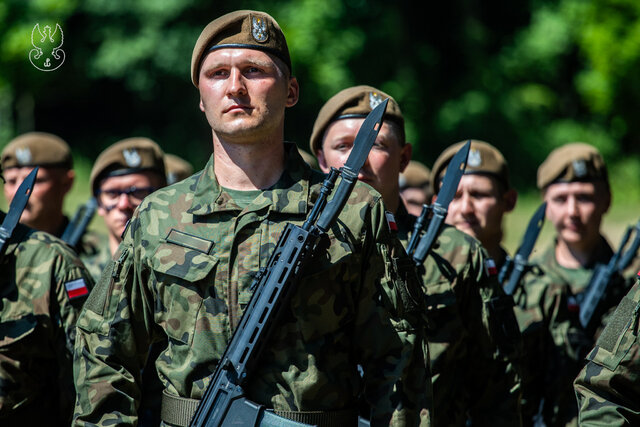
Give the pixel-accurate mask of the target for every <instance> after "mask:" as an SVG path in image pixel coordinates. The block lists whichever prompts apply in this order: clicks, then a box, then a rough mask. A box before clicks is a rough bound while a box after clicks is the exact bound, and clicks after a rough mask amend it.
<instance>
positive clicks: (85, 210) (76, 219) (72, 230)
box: [60, 197, 98, 248]
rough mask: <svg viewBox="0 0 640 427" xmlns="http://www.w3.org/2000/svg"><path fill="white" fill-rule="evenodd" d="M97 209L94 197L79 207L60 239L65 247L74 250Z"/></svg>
mask: <svg viewBox="0 0 640 427" xmlns="http://www.w3.org/2000/svg"><path fill="white" fill-rule="evenodd" d="M97 208H98V202H97V201H96V199H95V197H92V198H90V199H89V200H88V201H87V202H86V203H84V204H82V205H80V206H79V207H78V209H77V210H76V213H75V214H74V215H73V219H72V220H71V221H70V222H69V224H68V225H67V228H65V229H64V232H63V233H62V236H60V239H62V240H63V241H64V242H65V243H67V245H69V246H71V247H72V248H75V247H76V246H77V245H78V242H79V241H80V239H82V236H83V235H84V233H85V231H87V227H88V226H89V223H90V222H91V220H92V219H93V215H94V214H95V213H96V209H97Z"/></svg>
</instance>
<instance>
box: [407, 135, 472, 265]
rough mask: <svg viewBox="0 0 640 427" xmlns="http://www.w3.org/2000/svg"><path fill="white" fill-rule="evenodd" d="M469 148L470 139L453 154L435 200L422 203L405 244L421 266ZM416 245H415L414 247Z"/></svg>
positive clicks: (436, 236)
mask: <svg viewBox="0 0 640 427" xmlns="http://www.w3.org/2000/svg"><path fill="white" fill-rule="evenodd" d="M470 148H471V140H469V141H467V142H466V143H465V144H464V145H463V146H462V147H461V148H460V149H459V150H458V151H457V152H456V154H455V156H453V158H452V159H451V161H450V162H449V166H448V167H447V172H446V173H445V175H444V178H443V180H442V187H441V188H440V191H438V196H437V197H436V201H435V202H433V204H432V205H430V206H427V205H422V212H421V213H420V216H419V217H418V219H416V222H415V224H414V226H413V234H412V235H411V240H409V244H408V245H407V254H408V255H409V256H411V257H413V261H414V263H415V264H416V266H418V268H421V267H422V264H424V260H425V259H426V258H427V253H428V252H429V251H430V250H431V247H432V246H433V243H434V242H435V241H436V239H437V238H438V236H439V235H440V231H442V227H443V225H444V220H445V219H446V218H447V213H448V209H449V203H451V200H453V197H454V196H455V195H456V191H458V184H459V183H460V178H461V177H462V175H463V174H464V171H465V169H466V167H467V157H468V156H469V149H470ZM429 214H431V218H430V219H429V224H428V225H427V230H426V231H425V232H424V234H422V229H423V227H424V226H425V221H426V220H427V216H428V215H429ZM416 246H417V247H416Z"/></svg>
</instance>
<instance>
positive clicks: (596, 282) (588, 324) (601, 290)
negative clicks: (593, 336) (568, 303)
mask: <svg viewBox="0 0 640 427" xmlns="http://www.w3.org/2000/svg"><path fill="white" fill-rule="evenodd" d="M634 230H635V232H636V236H635V238H634V240H633V242H632V243H631V245H630V246H629V249H628V250H627V252H625V253H624V255H623V254H622V253H623V250H624V247H625V246H626V245H627V242H628V241H629V238H630V237H631V233H632V232H633V231H634ZM639 230H640V221H639V222H638V223H637V224H636V225H635V227H628V228H627V230H626V231H625V233H624V235H623V236H622V240H621V242H620V246H619V247H618V251H617V252H616V253H614V254H613V256H612V257H611V259H610V260H609V262H608V263H607V264H598V265H596V267H595V268H594V270H593V274H592V275H591V279H589V284H588V285H587V288H586V290H585V291H584V292H582V293H580V294H578V295H576V300H577V302H578V305H579V307H580V316H579V317H580V324H581V325H582V327H583V328H585V330H587V331H588V332H591V331H593V330H594V329H595V328H597V325H596V324H595V323H596V322H595V313H596V311H598V309H599V306H600V305H601V302H602V301H603V300H604V299H606V296H607V290H608V288H609V284H610V282H611V281H612V279H613V278H614V276H616V275H617V274H620V273H622V271H623V270H624V269H625V268H627V267H628V266H629V263H631V260H633V258H634V257H635V255H636V252H637V251H638V246H640V233H639Z"/></svg>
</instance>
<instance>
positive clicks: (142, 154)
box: [89, 137, 166, 194]
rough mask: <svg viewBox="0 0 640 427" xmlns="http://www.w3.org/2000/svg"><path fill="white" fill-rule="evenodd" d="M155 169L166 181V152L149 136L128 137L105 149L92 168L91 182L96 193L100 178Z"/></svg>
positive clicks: (92, 189)
mask: <svg viewBox="0 0 640 427" xmlns="http://www.w3.org/2000/svg"><path fill="white" fill-rule="evenodd" d="M143 171H153V172H157V173H158V175H159V176H160V177H161V178H162V180H163V181H166V175H165V166H164V152H163V151H162V149H161V148H160V146H159V145H158V144H156V143H155V142H154V141H152V140H150V139H148V138H140V137H135V138H126V139H123V140H121V141H118V142H116V143H115V144H113V145H111V146H109V147H108V148H107V149H106V150H104V151H103V152H102V153H100V155H99V156H98V158H97V159H96V162H95V163H94V165H93V169H91V176H90V178H89V183H90V185H91V191H92V192H93V194H96V191H97V190H98V188H97V187H98V185H99V184H100V180H101V179H104V178H107V177H110V176H119V175H128V174H131V173H137V172H143Z"/></svg>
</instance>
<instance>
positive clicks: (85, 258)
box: [79, 233, 111, 282]
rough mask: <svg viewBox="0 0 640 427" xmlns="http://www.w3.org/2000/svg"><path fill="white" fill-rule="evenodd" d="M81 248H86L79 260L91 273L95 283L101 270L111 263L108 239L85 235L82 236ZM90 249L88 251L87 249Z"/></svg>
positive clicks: (97, 235)
mask: <svg viewBox="0 0 640 427" xmlns="http://www.w3.org/2000/svg"><path fill="white" fill-rule="evenodd" d="M82 241H83V242H85V243H86V244H85V243H83V247H85V248H87V249H86V250H83V251H81V252H80V255H79V257H80V260H81V261H82V262H83V263H84V265H85V266H86V267H87V270H89V273H91V276H92V277H93V280H94V281H95V282H97V281H98V280H99V279H100V276H101V275H102V270H104V269H105V268H106V267H107V264H109V261H111V251H110V249H109V239H108V238H107V236H104V235H100V234H97V233H85V234H84V235H83V236H82ZM89 247H90V248H92V249H90V250H89V249H88V248H89Z"/></svg>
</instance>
